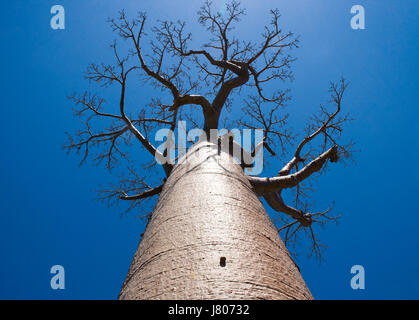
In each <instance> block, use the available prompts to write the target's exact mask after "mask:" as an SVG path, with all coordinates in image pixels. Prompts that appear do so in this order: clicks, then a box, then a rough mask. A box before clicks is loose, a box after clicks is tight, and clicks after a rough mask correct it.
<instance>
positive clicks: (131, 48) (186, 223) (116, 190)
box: [65, 1, 351, 299]
mask: <svg viewBox="0 0 419 320" xmlns="http://www.w3.org/2000/svg"><path fill="white" fill-rule="evenodd" d="M244 15H245V10H244V9H243V8H242V7H241V5H240V4H239V3H238V2H236V1H232V2H229V3H228V4H227V6H226V10H225V12H223V13H220V12H216V11H214V9H213V7H212V4H211V2H205V3H204V4H203V6H202V7H201V9H200V10H199V11H198V23H199V25H201V26H202V27H204V28H205V30H206V32H207V33H208V34H209V37H208V39H207V40H206V42H205V43H201V44H198V43H197V41H195V40H194V39H193V38H192V34H191V33H188V32H187V31H186V30H187V26H186V24H185V23H184V22H180V21H178V22H169V21H158V22H157V24H156V25H155V26H152V27H148V20H147V18H146V15H145V14H144V13H139V14H138V15H137V16H136V17H135V18H133V19H132V18H129V17H128V16H127V14H126V13H125V12H124V11H121V12H120V14H119V16H118V17H117V18H114V19H109V23H110V25H111V27H112V29H113V31H114V32H116V33H117V34H118V36H119V37H120V38H121V39H123V40H125V41H123V43H122V44H121V43H117V42H116V41H115V42H114V43H113V44H112V45H111V48H112V50H113V54H114V58H115V61H114V63H101V64H91V65H90V66H89V67H88V69H87V72H86V78H87V79H89V80H91V81H92V82H93V83H97V84H99V85H100V86H102V87H104V88H107V89H108V88H110V87H112V89H110V92H112V93H115V92H116V91H115V90H118V99H117V100H118V103H117V104H118V105H117V106H115V105H112V103H107V102H106V101H105V99H104V98H102V97H101V96H99V95H96V94H92V93H89V92H85V93H83V94H73V95H71V96H70V97H69V98H70V99H71V101H72V102H74V105H75V107H74V109H75V114H76V116H78V117H79V118H80V119H81V120H82V124H83V128H82V129H81V130H80V131H79V132H77V133H76V134H75V135H69V143H68V144H67V145H66V146H65V147H66V148H67V149H68V150H76V151H77V152H79V153H81V154H82V162H84V161H85V160H86V159H88V158H89V157H91V155H92V152H95V155H94V156H93V160H94V161H96V162H97V163H104V164H105V166H106V168H107V169H108V170H109V171H111V170H112V169H114V168H121V167H122V166H123V165H122V163H123V162H122V160H123V161H126V162H127V163H128V165H127V167H128V170H126V171H127V174H126V175H124V176H121V180H120V183H118V184H117V185H114V186H113V187H110V188H108V189H106V190H102V192H101V198H102V199H108V200H110V201H117V202H119V203H128V209H135V210H136V211H140V212H141V213H142V215H143V216H144V217H145V218H146V219H147V226H146V230H145V232H144V234H142V235H141V236H142V238H141V241H140V244H139V247H138V250H137V252H136V254H135V256H134V258H133V260H132V263H131V267H130V269H129V272H128V275H127V277H126V279H125V282H124V284H123V286H122V289H121V292H120V294H119V298H120V299H211V298H215V299H242V298H243V299H258V298H262V299H311V298H312V295H311V293H310V291H309V290H308V288H307V287H306V285H305V283H304V281H303V279H302V277H301V275H300V272H299V269H298V267H297V266H296V265H295V263H294V261H293V259H292V258H291V256H290V254H289V251H288V250H287V247H286V245H289V244H292V243H293V242H295V241H296V240H297V239H301V237H300V235H306V236H308V238H307V239H308V241H310V242H311V247H312V252H313V253H315V254H316V255H320V254H321V251H320V249H321V245H320V243H319V242H318V240H317V237H316V235H315V233H314V231H313V230H314V229H313V226H314V225H316V224H317V225H324V224H325V223H326V222H328V221H335V220H336V218H337V217H336V216H330V215H329V212H330V209H331V207H330V206H329V208H328V209H327V210H325V211H322V212H310V211H309V207H310V206H309V205H308V204H307V201H305V200H304V199H305V195H306V191H307V188H308V187H307V184H306V183H307V181H310V178H312V177H313V176H315V175H319V174H322V173H323V172H325V169H326V168H327V167H328V166H329V164H330V163H335V162H338V161H340V160H341V159H343V158H347V157H348V156H349V155H350V146H351V144H346V145H344V144H342V143H341V142H340V136H341V133H342V129H343V125H344V124H345V123H346V122H347V121H349V120H350V118H349V116H348V115H347V114H344V115H342V109H343V106H342V101H343V95H344V92H345V90H346V88H347V83H346V82H345V80H343V79H342V80H340V81H339V82H338V83H331V85H330V88H329V92H330V96H331V99H330V101H329V102H328V104H327V105H321V106H320V110H319V113H318V114H316V115H314V116H312V118H311V119H310V122H309V123H308V125H307V128H306V131H305V132H304V136H303V137H302V138H300V141H298V140H297V139H298V135H297V134H296V133H295V132H293V131H291V130H290V129H289V128H288V127H287V114H286V113H285V111H284V107H285V105H286V104H288V103H289V100H290V99H289V95H288V91H287V90H286V89H281V88H280V87H281V86H282V85H283V83H284V82H285V81H286V80H289V79H291V78H292V72H291V64H292V62H293V61H294V58H293V57H292V56H291V55H290V52H291V50H292V49H294V48H297V47H298V43H299V39H298V37H297V36H295V35H294V34H293V33H292V32H284V31H283V30H282V29H281V27H280V25H279V20H280V14H279V11H278V10H271V11H270V15H271V21H270V22H269V23H268V24H267V25H266V26H265V28H264V31H263V33H262V35H261V40H260V43H254V42H252V41H246V40H242V39H239V38H238V36H237V35H233V27H234V26H235V25H236V24H237V23H239V21H240V20H241V18H242V17H243V16H244ZM236 31H237V30H236ZM235 34H239V32H236V33H235ZM147 39H149V40H148V41H147ZM195 46H196V47H195ZM121 47H123V48H124V49H123V50H125V53H122V52H121V51H123V50H121V49H120V48H121ZM136 77H137V80H138V77H140V78H139V79H140V81H139V82H138V81H135V80H136V79H135V78H136ZM128 81H130V86H129V87H128ZM146 85H148V86H150V88H151V89H150V90H152V92H157V96H155V97H153V98H152V99H151V101H149V102H148V103H147V104H145V105H144V106H143V107H141V108H136V106H132V103H131V105H128V104H129V102H127V101H129V99H127V96H128V95H129V91H131V92H133V91H134V92H144V86H146ZM156 89H161V90H160V91H157V90H156ZM238 104H239V107H238V106H237V105H238ZM237 110H239V111H237ZM237 115H238V116H237ZM229 116H230V117H229ZM180 121H184V122H183V123H187V125H189V126H191V127H192V128H200V129H202V132H203V135H202V136H200V137H199V139H197V140H194V141H192V142H188V145H187V151H186V153H185V154H183V155H182V154H181V155H180V156H179V157H177V158H176V159H175V161H162V160H165V159H166V160H167V159H169V158H170V155H171V154H172V151H173V143H171V141H172V139H171V137H168V138H167V140H166V142H165V143H164V144H162V145H163V148H159V147H157V146H156V144H155V141H153V139H151V137H152V136H153V135H154V134H155V133H156V132H157V130H159V129H161V128H166V129H169V131H167V132H174V131H175V130H178V131H179V130H184V129H185V128H179V123H180ZM221 123H223V127H224V128H227V129H232V128H240V129H250V130H256V129H260V130H262V132H263V138H262V140H261V141H260V142H259V143H256V142H255V143H252V146H251V148H252V149H251V150H247V151H246V150H244V147H243V148H241V150H240V154H239V156H238V157H237V155H236V154H233V153H232V152H231V146H233V145H237V142H235V141H236V140H235V137H234V136H232V135H230V134H227V135H221V134H220V135H219V136H217V138H216V140H213V139H210V138H208V137H210V136H211V132H213V130H217V129H219V128H220V127H221ZM202 137H205V138H202ZM132 140H134V141H132ZM133 142H134V143H136V145H133ZM137 145H138V146H139V147H140V148H139V150H141V153H140V155H141V157H140V158H138V157H136V158H133V157H132V156H130V153H129V150H131V149H134V150H135V149H136V148H138V146H137ZM220 145H222V146H223V147H222V148H220ZM226 146H227V148H226ZM176 148H177V149H178V151H179V147H178V146H177V147H176ZM264 150H265V151H267V152H268V153H269V154H270V157H271V160H270V162H271V163H273V165H275V166H277V168H278V173H277V175H275V176H271V177H261V176H255V175H252V174H246V172H245V170H246V168H248V167H249V165H248V163H247V165H246V163H244V161H242V160H243V159H241V158H242V157H244V154H245V153H246V152H247V153H246V154H247V155H248V156H249V155H250V156H251V157H256V154H257V153H258V152H263V151H264ZM134 152H135V151H134ZM265 153H266V152H265ZM147 157H148V160H144V159H146V158H147ZM287 157H288V159H287ZM252 159H254V158H252ZM143 160H144V161H143ZM136 162H141V165H142V166H143V167H142V168H141V169H140V170H138V168H135V164H136ZM281 162H282V165H279V166H278V164H279V163H281ZM160 168H161V169H160ZM158 174H160V178H157V177H158V176H159V175H158ZM159 179H160V180H159ZM153 184H155V185H153ZM285 191H288V192H290V194H293V195H294V196H293V199H294V201H293V202H294V204H290V203H288V204H287V203H286V201H285V200H284V198H283V195H282V193H283V192H285ZM156 198H158V200H157V201H156V204H155V206H154V210H153V211H152V212H144V210H145V208H147V207H148V206H146V205H145V204H144V203H145V201H149V200H150V199H156ZM263 202H265V203H266V204H267V205H268V206H270V207H271V208H272V209H273V210H274V211H275V212H276V216H274V217H273V220H274V223H272V220H271V219H270V218H269V216H268V214H267V213H266V211H265V209H264V207H263V204H262V203H263ZM279 232H281V233H282V234H283V238H284V241H282V240H281V238H280V235H279ZM301 241H304V240H301Z"/></svg>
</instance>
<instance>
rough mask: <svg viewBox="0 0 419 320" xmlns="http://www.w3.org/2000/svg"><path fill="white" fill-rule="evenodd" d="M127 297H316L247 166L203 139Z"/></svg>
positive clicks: (151, 227)
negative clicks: (257, 192)
mask: <svg viewBox="0 0 419 320" xmlns="http://www.w3.org/2000/svg"><path fill="white" fill-rule="evenodd" d="M119 299H229V300H231V299H312V295H311V293H310V291H309V290H308V288H307V286H306V285H305V283H304V280H303V279H302V277H301V275H300V272H299V270H298V267H297V266H296V265H295V263H294V262H293V260H292V259H291V258H290V256H289V254H288V251H287V249H286V247H285V246H284V244H283V242H282V240H281V239H280V237H279V235H278V232H277V231H276V229H275V227H274V226H273V224H272V222H271V220H270V218H269V216H268V215H267V213H266V211H265V209H264V208H263V206H262V203H261V202H260V200H259V199H258V197H257V195H256V194H255V192H254V190H253V188H252V186H251V184H250V183H249V181H248V179H247V177H246V176H245V174H244V173H243V171H242V168H241V167H240V165H239V164H237V163H236V162H235V161H234V160H233V158H232V157H231V156H230V155H229V154H228V153H225V152H223V151H221V152H220V154H219V151H218V148H217V146H216V145H214V144H211V143H209V142H200V143H198V144H196V145H195V146H194V147H193V148H191V150H190V151H189V152H188V154H187V157H186V158H184V159H181V160H180V161H179V163H178V164H177V165H176V166H175V167H174V168H173V171H172V172H171V174H170V176H169V178H168V180H167V181H166V183H165V185H164V187H163V190H162V192H161V194H160V198H159V200H158V202H157V204H156V207H155V209H154V212H153V214H152V217H151V219H150V221H149V223H148V225H147V228H146V230H145V233H144V235H143V238H142V239H141V242H140V244H139V246H138V250H137V252H136V254H135V256H134V258H133V260H132V263H131V267H130V269H129V271H128V275H127V277H126V279H125V282H124V284H123V286H122V289H121V292H120V294H119Z"/></svg>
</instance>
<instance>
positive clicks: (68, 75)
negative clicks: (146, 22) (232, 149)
mask: <svg viewBox="0 0 419 320" xmlns="http://www.w3.org/2000/svg"><path fill="white" fill-rule="evenodd" d="M214 2H215V3H216V4H218V5H219V6H220V7H221V6H222V5H223V1H221V0H214ZM242 3H243V4H244V6H245V7H247V9H248V15H247V17H246V18H245V19H246V20H245V21H246V22H245V23H243V24H241V28H240V32H242V34H243V35H248V37H249V38H251V39H256V38H257V35H258V33H259V31H260V30H261V28H262V26H263V24H264V19H266V17H267V11H268V9H270V8H275V7H278V8H279V9H280V11H281V13H282V24H281V25H282V26H283V28H284V29H285V30H292V31H294V32H295V33H296V34H299V35H301V46H300V48H299V49H298V50H296V51H294V54H295V55H296V56H297V58H298V61H297V62H296V63H295V64H294V69H293V70H294V73H295V81H294V82H293V83H292V84H290V85H289V87H290V88H291V89H292V96H293V100H292V102H291V103H290V105H289V107H288V111H289V112H290V113H291V123H292V124H293V125H295V126H296V127H299V126H302V125H303V124H304V122H305V121H306V120H307V119H308V117H309V116H310V115H311V114H312V113H313V112H314V111H315V110H316V108H317V107H318V105H319V104H320V103H322V102H324V101H325V100H326V99H327V87H328V83H329V81H330V80H336V79H338V78H339V77H340V76H342V75H343V76H345V77H346V78H347V79H348V80H349V81H350V83H351V86H350V87H349V89H348V91H347V95H346V97H345V101H344V103H345V108H346V110H348V111H350V112H352V115H353V117H354V118H356V119H357V120H356V122H353V123H352V124H351V125H350V126H349V127H348V130H347V131H346V132H345V135H346V136H347V137H350V138H353V139H354V140H356V141H357V142H358V145H357V148H358V149H359V150H360V151H361V152H360V153H359V154H357V155H356V158H357V163H356V164H355V165H351V166H348V167H345V166H342V165H339V164H338V165H336V166H334V167H333V168H332V169H331V170H330V171H329V172H328V173H327V174H326V175H325V176H323V177H322V178H320V179H318V184H317V185H316V187H317V189H318V192H316V193H315V194H314V196H313V200H314V201H315V204H316V208H318V209H319V210H321V209H323V208H324V207H326V206H327V205H328V204H329V203H330V201H331V200H335V201H336V210H337V211H338V212H340V213H342V215H343V217H342V219H341V223H340V224H339V225H338V226H330V227H329V228H327V229H325V230H322V231H321V232H320V237H321V239H322V240H323V242H325V243H326V244H328V246H329V248H328V250H326V251H325V259H326V261H325V262H324V263H323V264H321V265H319V264H318V263H317V261H316V260H314V259H311V260H309V259H307V258H306V256H305V252H302V253H301V255H300V256H299V258H298V260H297V262H298V264H299V266H300V268H301V270H302V274H303V277H304V279H305V281H306V283H307V284H308V286H309V288H310V289H311V291H312V293H313V295H314V297H315V298H317V299H393V298H394V299H401V298H407V299H418V298H419V250H418V249H419V239H418V232H417V228H418V225H419V206H418V202H417V199H416V197H417V191H418V188H417V182H418V169H417V163H416V162H417V160H418V157H419V151H418V150H419V149H418V143H417V137H418V134H419V130H418V125H417V122H418V120H419V117H418V108H419V105H418V99H417V93H418V89H419V85H418V84H419V82H418V76H417V75H418V74H419V60H418V59H417V52H418V50H419V47H418V43H419V40H418V39H419V19H418V18H419V17H418V13H419V3H418V1H416V0H403V1H391V0H368V1H366V0H353V1H352V0H351V1H349V0H342V1H334V0H275V1H273V0H258V1H250V0H244V1H242ZM54 4H61V5H63V6H64V7H65V9H66V29H65V30H59V31H54V30H52V29H51V28H50V18H51V14H50V8H51V6H52V5H54ZM200 4H201V1H191V0H188V1H186V0H176V1H173V0H172V1H166V0H158V1H156V0H153V1H151V0H142V1H134V0H129V1H128V0H124V1H99V0H84V1H82V0H78V1H75V0H72V1H69V0H59V1H47V0H44V1H35V0H25V1H23V0H15V1H3V2H2V4H1V10H0V12H1V13H0V15H1V19H0V34H1V40H2V50H1V52H0V61H1V64H2V65H1V70H2V74H3V76H2V77H1V92H2V102H1V105H2V107H1V112H2V125H1V126H0V141H1V158H0V164H1V165H0V195H1V196H0V199H1V201H0V256H1V263H0V298H2V299H114V298H116V297H117V294H118V292H119V289H120V286H121V285H122V282H123V280H124V277H125V275H126V272H127V270H128V267H129V264H130V261H131V258H132V256H133V254H134V252H135V250H136V247H137V244H138V240H139V234H140V233H141V232H142V230H143V228H144V225H143V224H142V223H141V222H140V221H139V220H138V219H136V217H135V214H134V213H133V214H131V215H127V216H124V217H122V218H121V217H120V210H119V209H118V208H111V209H108V208H107V207H106V206H105V205H103V204H101V203H99V202H97V201H95V200H94V197H95V195H94V193H93V192H92V191H93V190H94V189H97V187H98V186H99V185H106V184H107V183H109V182H110V181H112V177H111V176H110V175H109V173H107V172H106V171H105V170H104V169H103V168H102V167H94V166H91V164H90V163H88V164H86V165H84V166H82V167H79V166H78V162H79V160H80V158H79V157H77V156H75V155H70V156H68V155H67V154H66V153H65V152H64V151H63V150H62V149H61V146H62V144H63V143H64V142H65V141H66V139H65V132H66V131H74V130H75V129H76V128H77V122H76V120H75V119H74V118H73V117H72V112H71V110H70V103H69V101H68V100H67V99H66V96H67V95H69V94H71V93H73V92H74V91H82V90H84V89H86V88H87V83H86V82H85V81H84V80H83V72H84V70H85V68H86V66H87V65H88V64H89V63H91V62H102V61H103V62H106V61H109V60H106V59H108V58H109V48H108V45H109V44H110V43H111V42H112V41H113V39H114V38H115V34H113V33H112V32H111V30H110V28H109V27H108V25H107V23H106V19H107V17H109V16H116V13H117V11H118V10H119V9H122V8H125V9H126V10H127V12H128V13H129V14H134V13H135V12H136V11H137V10H141V11H147V12H148V14H149V17H150V20H155V19H177V18H181V19H184V20H187V21H188V22H190V23H194V21H195V13H196V11H197V9H198V8H199V6H200ZM355 4H361V5H363V6H364V7H365V11H366V29H365V30H357V31H355V30H352V29H351V28H350V18H351V14H350V8H351V7H352V5H355ZM194 29H195V30H196V32H197V36H200V35H201V34H202V30H201V29H199V28H198V27H196V28H194ZM139 90H140V92H139V94H140V95H141V96H143V98H144V101H145V100H146V98H148V96H147V95H148V93H147V91H146V90H145V89H141V87H140V89H139ZM141 90H142V91H141ZM55 264H60V265H63V266H64V267H65V270H66V289H65V290H56V291H54V290H52V289H51V288H50V277H51V275H50V273H49V270H50V268H51V266H52V265H55ZM356 264H361V265H363V266H364V267H365V272H366V289H365V290H363V291H360V290H358V291H354V290H352V289H351V287H350V285H349V282H350V278H351V274H350V268H351V266H353V265H356Z"/></svg>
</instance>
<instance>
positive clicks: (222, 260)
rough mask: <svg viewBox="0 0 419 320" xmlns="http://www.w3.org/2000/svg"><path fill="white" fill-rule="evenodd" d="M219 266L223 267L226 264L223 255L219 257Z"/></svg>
mask: <svg viewBox="0 0 419 320" xmlns="http://www.w3.org/2000/svg"><path fill="white" fill-rule="evenodd" d="M220 266H221V267H225V266H226V258H225V257H221V258H220Z"/></svg>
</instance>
